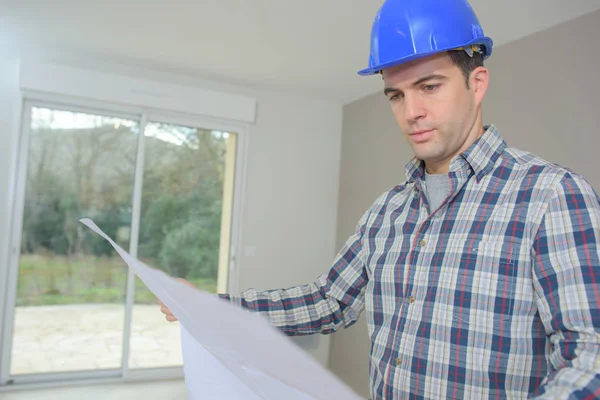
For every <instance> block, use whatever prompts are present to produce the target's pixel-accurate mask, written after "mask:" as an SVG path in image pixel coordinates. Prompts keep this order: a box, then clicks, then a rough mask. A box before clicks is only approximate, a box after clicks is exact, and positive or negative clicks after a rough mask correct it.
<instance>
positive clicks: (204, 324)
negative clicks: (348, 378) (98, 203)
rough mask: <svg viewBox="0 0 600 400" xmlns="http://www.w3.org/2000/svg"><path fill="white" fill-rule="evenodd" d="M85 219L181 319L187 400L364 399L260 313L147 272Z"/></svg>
mask: <svg viewBox="0 0 600 400" xmlns="http://www.w3.org/2000/svg"><path fill="white" fill-rule="evenodd" d="M81 222H82V223H83V224H85V225H86V226H88V227H89V228H91V229H92V230H93V231H95V232H96V233H98V234H99V235H101V236H102V237H103V238H105V239H106V240H108V241H109V242H110V244H111V245H112V246H113V247H114V248H115V250H116V251H117V253H119V255H120V256H121V257H122V258H123V260H125V262H126V263H127V265H129V267H130V268H131V269H133V271H134V272H135V274H136V275H137V276H139V278H140V279H141V280H142V281H143V282H144V284H145V285H146V286H147V287H148V289H150V291H152V293H154V295H155V296H156V297H158V298H159V299H161V301H162V302H163V303H165V305H166V306H167V307H169V309H170V310H171V311H172V312H173V314H174V315H175V316H176V317H177V318H178V319H179V321H180V323H181V326H182V332H181V335H182V351H183V357H184V373H185V380H186V387H187V389H188V393H189V394H190V399H192V400H197V399H225V400H227V399H232V400H233V399H236V400H237V399H244V400H246V399H249V400H254V399H264V400H282V399H286V400H335V399H340V400H341V399H343V400H359V399H361V398H360V397H359V396H358V395H357V394H356V393H354V392H353V391H352V390H351V389H350V388H349V387H348V386H346V385H345V384H344V383H343V382H341V381H340V380H339V379H338V378H337V377H336V376H335V375H334V374H332V373H331V372H330V371H328V370H327V369H325V368H324V367H323V366H321V364H319V363H318V362H317V361H316V360H315V359H314V358H312V357H311V356H310V355H308V354H307V353H306V352H305V351H303V350H302V349H300V348H298V346H297V345H296V344H294V343H293V342H292V341H291V340H290V339H289V338H288V337H286V336H285V335H283V334H282V333H281V332H280V331H279V330H277V329H276V328H274V327H272V326H271V325H270V324H269V323H268V321H267V320H266V319H265V318H264V317H262V316H261V315H259V314H257V313H252V312H249V311H247V310H244V309H241V308H238V307H235V306H233V305H231V304H229V303H228V302H226V301H223V300H221V299H219V298H217V297H216V296H215V295H213V294H209V293H206V292H203V291H201V290H199V289H195V288H192V287H189V286H187V285H185V284H183V283H181V282H178V281H177V280H176V279H174V278H171V277H170V276H168V275H167V274H165V273H164V272H163V271H161V270H158V269H154V268H150V267H148V266H147V265H145V264H144V263H142V262H141V261H139V260H137V259H135V258H134V257H132V256H131V255H130V254H128V253H127V252H126V251H125V250H123V249H122V248H121V247H119V246H118V245H117V244H116V243H115V242H114V241H113V240H112V239H111V238H109V237H108V236H107V235H106V234H105V233H104V232H102V230H100V228H98V227H97V226H96V224H95V223H94V222H93V221H91V220H90V219H87V218H84V219H82V220H81ZM157 323H160V322H159V321H157ZM252 396H254V397H252Z"/></svg>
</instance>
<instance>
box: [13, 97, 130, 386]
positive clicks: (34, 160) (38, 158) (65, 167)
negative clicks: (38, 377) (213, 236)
mask: <svg viewBox="0 0 600 400" xmlns="http://www.w3.org/2000/svg"><path fill="white" fill-rule="evenodd" d="M138 132H139V125H138V123H137V122H136V121H132V120H126V119H121V118H114V117H110V116H104V115H93V114H85V113H77V112H71V111H63V110H54V109H48V108H38V107H33V108H32V110H31V126H30V137H29V149H28V161H27V178H26V179H27V183H26V194H25V210H24V216H23V229H22V238H21V253H20V259H19V275H18V291H17V300H16V309H15V321H14V322H15V324H14V336H13V346H12V356H11V374H13V375H18V374H32V373H47V372H65V371H80V370H96V369H112V368H119V367H120V366H121V357H122V345H123V343H122V341H123V340H122V339H123V324H124V296H125V288H126V278H127V269H126V268H125V267H124V263H123V262H122V261H121V260H120V258H119V256H118V255H116V254H115V252H114V251H113V250H112V248H111V247H110V245H109V244H108V243H107V242H105V241H104V240H103V239H102V238H100V237H99V236H97V235H94V234H93V233H91V232H89V230H87V228H85V226H83V225H82V224H81V223H79V221H78V220H79V218H82V217H90V218H93V219H94V221H95V222H96V223H97V224H98V225H99V226H100V227H101V228H102V229H103V230H105V232H107V233H108V234H109V235H111V236H112V237H114V238H116V239H117V241H118V242H119V244H120V245H121V246H123V247H125V248H127V247H128V246H129V226H130V222H131V199H132V188H133V177H134V170H135V153H136V147H137V138H138Z"/></svg>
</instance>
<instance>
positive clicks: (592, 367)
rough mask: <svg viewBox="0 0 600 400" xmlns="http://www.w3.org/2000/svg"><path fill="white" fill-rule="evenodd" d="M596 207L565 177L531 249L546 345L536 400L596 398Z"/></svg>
mask: <svg viewBox="0 0 600 400" xmlns="http://www.w3.org/2000/svg"><path fill="white" fill-rule="evenodd" d="M599 240H600V206H599V199H598V196H597V195H596V193H595V192H594V190H593V189H592V187H591V186H590V185H589V184H588V183H587V182H586V181H585V180H584V179H583V178H581V177H579V176H577V175H575V174H567V175H566V176H565V177H564V178H563V179H562V180H561V181H560V184H559V185H558V187H557V189H556V190H555V191H554V193H553V195H552V196H551V198H550V200H549V202H548V207H547V211H546V213H545V215H544V217H543V220H542V223H541V225H540V229H539V231H538V232H537V236H536V238H535V243H534V257H535V260H534V266H533V277H534V289H535V292H536V301H537V306H538V311H539V313H540V316H541V319H542V322H543V324H544V327H545V330H546V334H547V336H548V340H549V348H550V354H549V356H548V374H549V375H548V376H547V378H546V379H545V380H544V381H543V382H542V384H541V386H540V387H539V388H537V390H536V393H535V395H537V396H538V397H536V398H538V399H595V398H599V397H600V286H599V284H600V255H599V242H598V241H599Z"/></svg>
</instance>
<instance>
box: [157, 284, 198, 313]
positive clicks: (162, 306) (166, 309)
mask: <svg viewBox="0 0 600 400" xmlns="http://www.w3.org/2000/svg"><path fill="white" fill-rule="evenodd" d="M177 280H178V281H179V282H182V283H185V284H186V285H188V286H191V287H196V285H194V284H193V283H192V282H190V281H187V280H185V279H183V278H177ZM156 302H157V303H158V304H159V305H160V312H161V313H163V314H165V319H166V320H167V321H169V322H175V321H178V319H177V317H176V316H174V315H173V313H172V312H171V310H169V307H167V306H166V305H165V303H163V302H162V301H161V300H160V299H159V298H158V297H157V298H156Z"/></svg>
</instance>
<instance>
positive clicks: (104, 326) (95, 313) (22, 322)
mask: <svg viewBox="0 0 600 400" xmlns="http://www.w3.org/2000/svg"><path fill="white" fill-rule="evenodd" d="M124 315H125V311H124V306H123V305H118V304H80V305H54V306H28V307H17V308H16V312H15V326H14V329H15V330H14V336H13V338H14V339H13V347H12V348H13V352H12V358H11V374H12V375H21V374H36V373H48V372H67V371H84V370H88V371H89V370H104V369H116V368H120V367H121V357H122V344H123V325H124ZM179 335H180V330H179V323H178V322H174V323H169V322H167V321H166V320H165V319H164V315H163V314H161V313H160V310H159V306H157V305H134V307H133V321H132V337H131V344H130V346H131V347H130V358H129V367H130V368H151V367H170V366H178V365H182V362H183V361H182V356H181V340H180V336H179Z"/></svg>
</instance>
